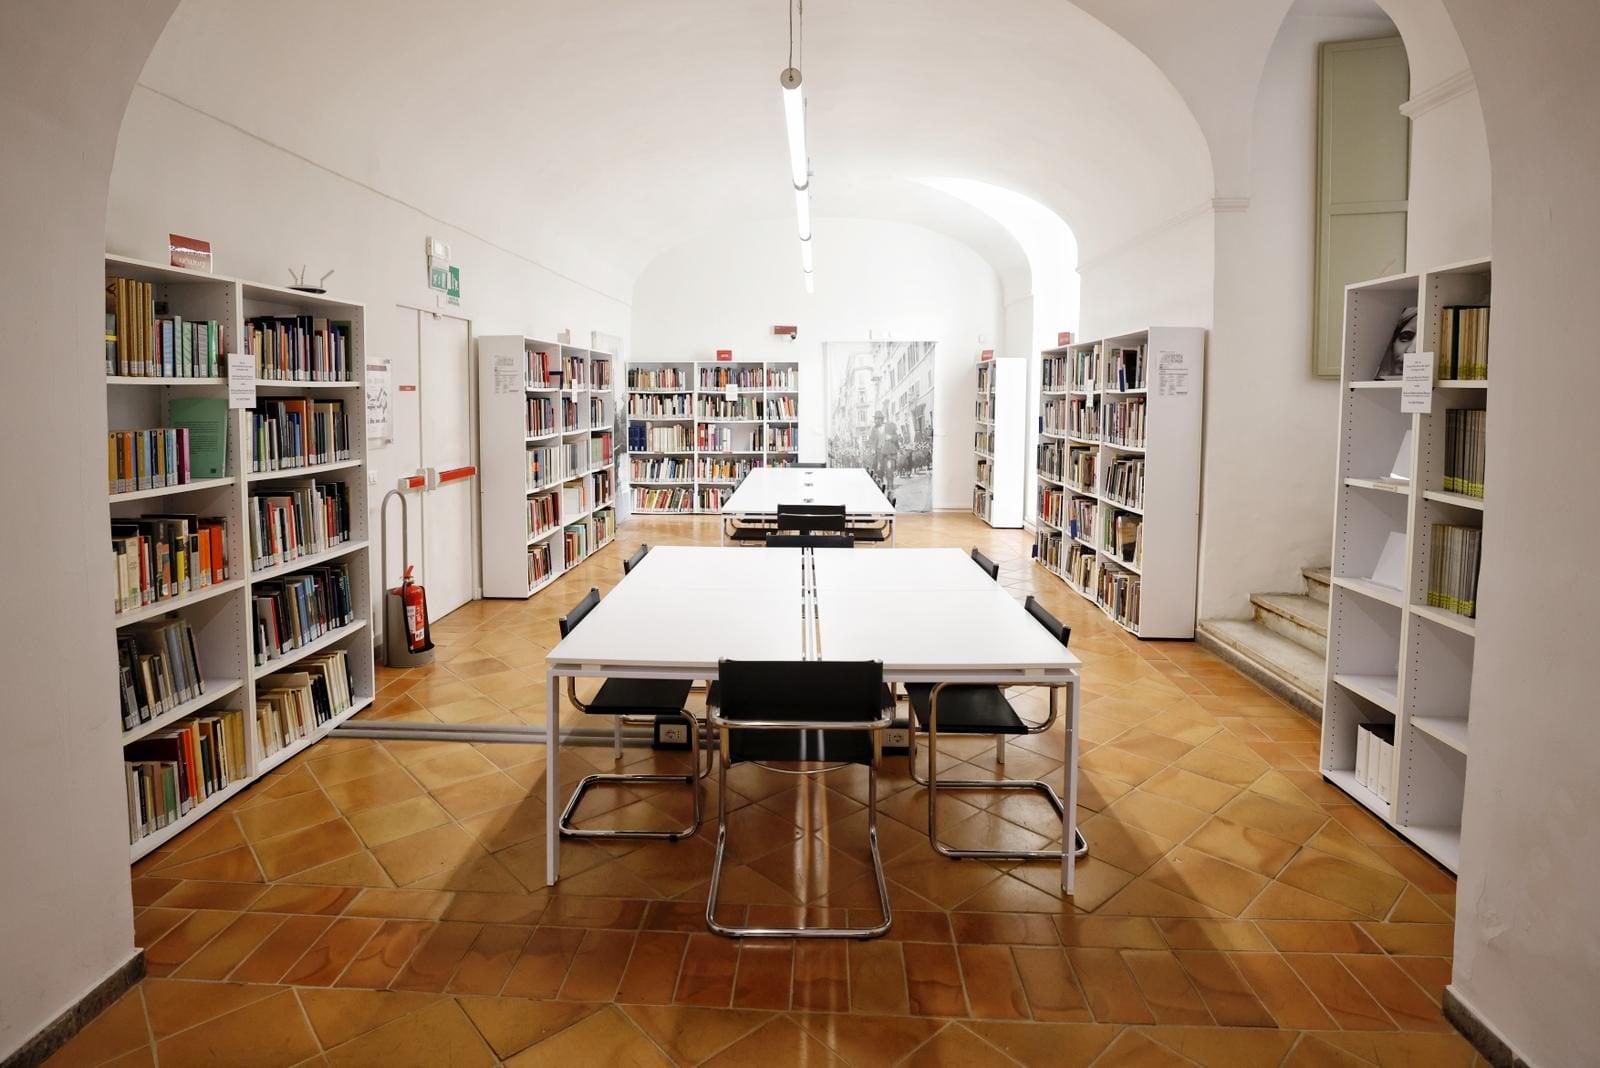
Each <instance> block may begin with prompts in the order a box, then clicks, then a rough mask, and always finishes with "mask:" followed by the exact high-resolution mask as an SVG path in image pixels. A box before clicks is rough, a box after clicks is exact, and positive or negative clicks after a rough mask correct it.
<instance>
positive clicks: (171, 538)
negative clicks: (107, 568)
mask: <svg viewBox="0 0 1600 1068" xmlns="http://www.w3.org/2000/svg"><path fill="white" fill-rule="evenodd" d="M227 543H228V525H227V521H226V520H224V519H220V518H216V517H202V516H197V515H144V516H138V517H135V518H121V519H113V520H111V552H112V569H113V574H114V576H115V581H116V599H115V605H116V611H117V612H119V613H120V612H129V611H133V610H134V609H137V608H142V607H144V606H146V605H152V604H159V603H160V602H162V601H176V600H177V599H179V598H182V597H185V596H188V595H189V594H192V593H197V592H199V591H200V590H203V589H205V588H207V587H209V586H212V585H215V584H217V583H221V582H225V581H227V579H228V574H229V569H228V553H227V548H226V546H227Z"/></svg>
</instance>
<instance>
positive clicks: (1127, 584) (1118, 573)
mask: <svg viewBox="0 0 1600 1068" xmlns="http://www.w3.org/2000/svg"><path fill="white" fill-rule="evenodd" d="M1139 586H1140V582H1139V576H1138V575H1135V574H1133V573H1132V572H1130V571H1122V570H1120V569H1118V568H1115V567H1106V568H1101V569H1100V574H1099V580H1098V582H1097V583H1096V588H1095V594H1096V596H1097V597H1098V599H1099V602H1100V607H1101V608H1104V609H1105V610H1106V614H1107V615H1109V616H1110V617H1111V618H1112V619H1114V620H1116V621H1117V622H1118V623H1121V624H1122V625H1123V626H1125V627H1127V628H1128V629H1130V630H1133V631H1137V630H1138V629H1139Z"/></svg>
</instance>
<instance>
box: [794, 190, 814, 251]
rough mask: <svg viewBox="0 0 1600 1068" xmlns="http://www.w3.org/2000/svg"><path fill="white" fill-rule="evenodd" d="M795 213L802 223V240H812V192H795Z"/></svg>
mask: <svg viewBox="0 0 1600 1068" xmlns="http://www.w3.org/2000/svg"><path fill="white" fill-rule="evenodd" d="M794 211H795V216H796V218H798V219H799V221H800V240H802V241H810V240H811V192H810V191H809V190H806V189H796V190H795V191H794Z"/></svg>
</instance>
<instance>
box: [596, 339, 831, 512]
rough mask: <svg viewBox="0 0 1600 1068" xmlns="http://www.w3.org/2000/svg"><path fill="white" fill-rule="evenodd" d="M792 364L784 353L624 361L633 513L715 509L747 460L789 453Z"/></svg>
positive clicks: (795, 383) (794, 432)
mask: <svg viewBox="0 0 1600 1068" xmlns="http://www.w3.org/2000/svg"><path fill="white" fill-rule="evenodd" d="M799 374H800V365H799V364H798V363H797V362H794V361H785V360H772V361H759V360H741V361H712V360H704V361H683V362H670V361H669V362H659V361H634V362H630V363H629V365H628V393H627V420H628V434H629V441H628V446H627V448H628V481H629V484H630V486H631V487H632V494H633V497H632V504H631V507H632V511H633V513H634V514H636V515H689V514H693V513H707V512H709V513H716V512H719V511H721V509H722V504H723V502H724V501H726V500H727V498H728V497H729V496H731V495H732V493H733V491H734V490H735V489H737V488H738V486H739V484H740V483H741V482H743V481H744V477H745V476H746V475H747V474H749V473H750V471H752V470H753V469H755V468H757V467H787V466H790V465H792V464H793V463H795V462H796V460H797V459H798V456H799V434H800V386H799Z"/></svg>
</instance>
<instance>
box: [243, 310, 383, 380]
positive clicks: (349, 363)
mask: <svg viewBox="0 0 1600 1068" xmlns="http://www.w3.org/2000/svg"><path fill="white" fill-rule="evenodd" d="M353 333H354V328H353V326H352V324H351V323H350V322H348V321H344V320H336V319H334V320H330V319H326V318H323V317H321V316H314V315H258V316H255V317H254V318H250V319H246V320H245V339H246V350H247V351H248V352H249V353H250V354H251V355H252V356H254V357H255V363H256V377H257V378H259V379H263V380H268V381H274V382H353V381H355V377H356V368H355V360H354V358H353V353H354V349H353V346H352V345H351V338H352V335H353Z"/></svg>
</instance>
